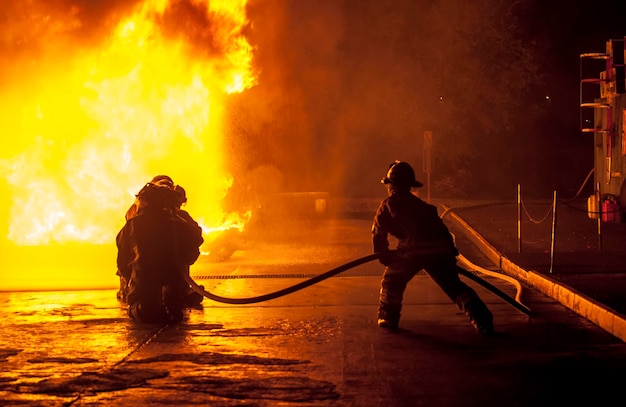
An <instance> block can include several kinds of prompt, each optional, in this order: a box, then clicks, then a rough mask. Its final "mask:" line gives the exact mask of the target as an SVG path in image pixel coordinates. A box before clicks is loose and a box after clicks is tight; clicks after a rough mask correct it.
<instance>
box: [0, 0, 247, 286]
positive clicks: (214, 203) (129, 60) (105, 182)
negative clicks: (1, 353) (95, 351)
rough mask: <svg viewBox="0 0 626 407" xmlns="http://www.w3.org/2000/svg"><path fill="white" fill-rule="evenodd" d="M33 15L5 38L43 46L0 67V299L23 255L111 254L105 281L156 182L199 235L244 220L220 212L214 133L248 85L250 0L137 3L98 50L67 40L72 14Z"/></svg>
mask: <svg viewBox="0 0 626 407" xmlns="http://www.w3.org/2000/svg"><path fill="white" fill-rule="evenodd" d="M37 3H38V2H34V3H32V2H29V4H30V5H31V6H32V7H34V5H36V4H37ZM39 3H41V4H39V6H38V7H40V8H39V9H37V8H33V9H32V10H29V12H30V13H31V14H29V15H28V16H27V17H25V18H23V20H22V21H21V22H22V24H18V23H19V22H14V24H13V25H12V26H11V27H10V29H7V30H6V31H7V32H4V33H3V34H4V40H5V41H7V42H8V43H10V44H12V45H14V47H15V48H19V41H27V40H28V39H29V38H39V41H40V43H41V44H42V46H40V47H35V46H33V47H31V48H29V49H28V50H27V51H24V52H14V53H13V56H14V60H13V61H12V63H8V62H6V60H5V62H4V63H3V64H4V66H2V69H3V70H4V71H5V75H6V76H5V78H10V81H9V80H6V79H5V80H3V82H6V83H0V84H2V85H3V90H2V91H0V114H1V116H0V122H1V123H0V129H2V133H3V143H4V144H5V146H4V148H3V149H2V152H0V168H1V169H2V171H3V174H4V175H5V177H4V178H5V180H6V184H5V185H1V186H0V192H4V191H2V189H3V188H6V194H5V195H6V196H5V197H4V200H5V201H6V202H7V204H8V205H9V206H8V207H7V208H6V209H4V210H5V213H6V214H7V215H6V216H7V217H8V222H6V233H4V235H5V236H6V239H7V242H5V243H4V245H3V253H2V260H0V261H2V263H1V265H2V269H1V271H0V283H1V284H2V287H0V289H2V288H11V287H14V286H19V285H20V284H16V283H15V281H14V277H15V274H14V271H13V270H14V268H15V266H16V264H21V268H22V269H24V265H26V266H28V265H29V263H32V259H15V258H13V259H11V258H12V256H13V257H15V255H14V254H13V252H15V251H16V250H17V251H18V252H19V251H20V250H24V249H23V247H24V246H37V247H41V246H54V245H58V244H63V245H64V247H67V245H76V244H90V245H91V244H98V245H107V246H108V249H107V250H106V253H107V256H110V257H111V258H108V259H107V260H106V266H107V267H109V273H110V275H111V276H114V273H115V271H114V254H113V255H112V254H111V252H112V251H113V249H114V248H113V249H111V246H112V242H114V239H115V234H116V233H117V231H118V230H119V228H120V227H121V226H122V225H123V222H124V213H125V212H126V209H127V208H128V207H129V206H130V204H131V203H132V201H133V198H134V194H135V193H137V191H138V190H139V189H140V188H141V187H142V185H143V184H144V183H146V182H147V181H149V180H150V179H151V178H152V177H153V176H154V175H158V174H167V175H170V176H171V177H172V178H173V179H174V181H175V182H176V183H179V184H181V185H182V186H183V187H185V189H186V190H187V194H188V197H189V203H188V206H187V208H186V209H187V210H188V211H189V212H190V213H191V214H192V216H194V218H196V219H197V220H198V221H199V223H200V224H201V225H202V226H203V228H204V229H205V230H207V231H208V230H210V229H213V228H217V229H219V228H223V227H224V224H225V223H227V222H235V223H237V222H240V221H241V220H240V219H238V218H237V217H236V216H233V214H226V213H224V211H223V210H222V208H221V207H220V201H221V200H222V199H223V198H224V196H225V195H226V193H227V191H228V189H229V187H230V185H231V182H232V179H231V177H230V175H229V174H228V172H227V169H226V168H225V161H226V160H225V157H224V155H223V151H224V149H223V142H224V140H223V139H222V129H221V124H222V118H223V114H224V111H223V110H224V100H225V99H224V98H225V97H227V95H228V94H229V93H232V92H241V91H243V90H245V89H246V88H249V87H250V86H253V85H254V83H255V82H254V81H255V77H254V75H253V71H252V68H251V66H252V65H251V58H252V49H251V47H250V45H249V44H248V42H247V41H246V39H245V38H244V36H243V35H242V30H243V28H244V27H245V25H246V24H247V19H246V14H245V0H238V1H234V0H222V1H216V0H178V1H177V0H169V1H168V0H145V1H143V2H142V3H140V4H138V5H137V6H136V7H135V8H134V9H132V10H127V11H125V12H124V13H123V14H122V12H121V11H118V13H117V14H110V15H113V16H118V18H117V20H115V21H112V22H109V23H108V24H107V25H106V27H110V28H109V29H108V31H107V32H106V35H105V36H102V35H100V36H99V38H98V42H97V45H96V46H94V45H93V44H87V43H88V41H82V42H81V41H80V39H77V38H73V37H72V35H71V34H72V33H73V32H74V31H75V29H76V27H80V26H81V24H82V22H81V21H80V18H79V15H80V13H78V11H80V10H79V9H77V8H76V7H73V8H70V9H69V10H68V11H67V12H66V13H65V14H62V15H54V14H52V15H49V14H46V13H47V12H48V11H49V10H44V9H43V7H44V6H43V5H44V4H45V2H43V1H42V2H39ZM33 4H34V5H33ZM12 30H13V31H12ZM0 31H2V29H0ZM16 32H20V36H19V37H17V36H15V35H14V34H15V33H16ZM0 34H2V33H1V32H0ZM12 35H13V36H12ZM42 37H43V38H44V39H45V41H42ZM233 219H235V220H233ZM0 226H4V224H2V223H0ZM55 253H59V255H61V256H65V257H67V255H68V250H67V249H63V250H62V249H59V250H51V249H46V250H45V256H46V260H45V261H42V263H44V265H43V266H42V267H41V268H37V267H34V270H30V271H29V272H30V273H31V274H30V275H29V276H28V281H29V282H32V284H33V286H38V287H39V286H41V285H42V281H46V277H47V276H49V275H50V273H51V269H50V267H45V264H48V265H50V263H51V262H53V260H52V259H51V258H52V257H53V256H54V254H55ZM69 253H74V252H73V251H69ZM62 260H68V262H67V263H71V262H72V259H71V258H70V259H67V258H66V259H62ZM86 261H89V260H87V259H86ZM96 261H98V260H96ZM35 263H37V262H35ZM82 267H83V269H84V268H86V267H88V266H86V265H83V266H82ZM62 268H63V267H59V269H62ZM57 271H58V270H57ZM60 280H63V279H62V278H61V279H60ZM65 280H67V281H69V280H70V278H69V277H68V278H66V279H65ZM54 281H57V282H58V281H59V276H58V275H56V276H50V277H49V284H48V286H50V287H53V286H54V287H56V286H57V285H58V284H55V283H54ZM22 283H23V282H22ZM22 285H24V284H22ZM26 285H28V284H26ZM44 286H45V284H44Z"/></svg>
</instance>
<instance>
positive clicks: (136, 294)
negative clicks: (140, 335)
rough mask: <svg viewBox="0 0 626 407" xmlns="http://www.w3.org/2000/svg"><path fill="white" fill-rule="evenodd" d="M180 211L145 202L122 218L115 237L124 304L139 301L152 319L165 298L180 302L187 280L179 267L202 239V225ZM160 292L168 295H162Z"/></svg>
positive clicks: (184, 265)
mask: <svg viewBox="0 0 626 407" xmlns="http://www.w3.org/2000/svg"><path fill="white" fill-rule="evenodd" d="M180 212H181V211H180V210H173V209H163V208H159V207H156V206H155V207H151V206H147V207H146V208H143V209H142V210H140V211H138V213H137V215H136V216H134V217H132V218H130V219H129V220H128V221H127V222H126V224H125V225H124V227H123V228H122V229H121V230H120V232H119V233H118V235H117V238H116V244H117V248H118V254H117V267H118V270H119V273H120V274H121V275H122V276H123V277H124V278H126V279H127V280H128V281H129V289H128V298H127V302H128V305H129V307H130V308H132V307H133V306H134V305H136V304H142V308H143V313H144V315H149V317H148V318H147V319H154V320H155V322H156V320H158V319H159V315H158V314H159V313H160V312H161V311H162V308H163V306H167V304H165V303H164V302H167V300H168V299H169V300H171V304H170V305H172V306H175V307H177V308H182V307H183V306H184V304H183V302H182V301H183V296H184V293H185V291H186V289H187V283H186V282H185V281H184V278H183V275H182V271H183V270H185V269H186V268H187V267H188V266H190V265H191V264H193V263H194V262H195V261H196V260H197V258H198V256H199V255H200V245H201V244H202V243H203V238H202V229H201V228H200V227H199V226H198V224H197V223H196V222H195V221H193V220H191V221H190V220H189V219H191V218H190V217H189V216H188V215H187V216H185V214H182V213H180ZM185 218H189V219H185ZM164 292H167V293H168V295H169V298H164V294H163V293H164ZM130 308H129V309H130ZM146 322H153V321H146Z"/></svg>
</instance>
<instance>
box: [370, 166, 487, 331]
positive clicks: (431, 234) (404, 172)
mask: <svg viewBox="0 0 626 407" xmlns="http://www.w3.org/2000/svg"><path fill="white" fill-rule="evenodd" d="M381 183H383V184H385V185H386V186H387V192H388V196H387V198H385V199H383V200H382V201H381V203H380V205H379V207H378V209H377V211H376V215H375V216H374V221H373V224H372V241H373V246H374V252H376V253H380V259H379V261H380V263H382V264H383V265H384V266H385V271H384V273H383V277H382V281H381V287H380V297H379V305H378V326H379V327H381V328H387V329H391V330H397V329H398V323H399V321H400V311H401V309H402V297H403V295H404V291H405V289H406V285H407V284H408V282H409V281H410V280H411V279H412V278H413V276H415V274H417V273H418V272H419V271H420V270H422V269H423V270H424V271H425V272H426V273H427V274H428V275H429V276H430V278H432V280H433V281H434V282H435V283H436V284H437V285H438V286H439V287H440V288H441V289H442V290H443V291H444V293H445V294H446V295H447V296H448V297H449V298H450V299H451V300H452V301H453V302H454V303H455V304H456V305H457V306H458V307H459V309H461V310H462V311H463V312H464V313H465V315H467V316H468V317H469V321H470V323H471V324H472V325H473V326H474V328H475V329H476V330H477V331H478V332H479V333H481V334H483V335H486V336H489V335H492V334H493V332H494V328H493V316H492V314H491V311H489V309H488V308H487V306H486V305H485V303H484V302H483V301H482V300H481V299H480V298H479V296H478V295H477V293H476V292H475V291H474V290H473V289H472V288H471V287H469V286H468V285H467V284H465V283H464V282H462V281H461V279H460V278H459V274H458V271H457V270H458V267H459V266H457V264H456V256H457V255H458V254H459V252H458V251H457V249H456V247H455V244H454V241H453V238H452V235H451V234H450V232H449V231H448V228H447V227H446V226H445V224H444V223H443V221H442V219H441V218H440V217H439V215H438V213H437V208H436V207H435V206H433V205H430V204H428V203H426V202H424V201H422V200H421V199H420V198H418V197H417V196H416V195H414V194H413V193H412V192H411V189H412V188H419V187H421V186H422V185H423V184H422V183H421V182H419V181H417V180H416V179H415V172H414V170H413V168H412V167H411V165H410V164H408V163H406V162H403V161H398V160H396V161H395V162H393V163H391V165H390V166H389V170H388V172H387V175H386V176H385V177H384V178H383V179H381ZM390 236H392V237H394V238H395V239H397V247H396V249H397V250H396V251H392V250H390V247H389V237H390Z"/></svg>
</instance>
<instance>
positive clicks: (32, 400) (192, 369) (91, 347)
mask: <svg viewBox="0 0 626 407" xmlns="http://www.w3.org/2000/svg"><path fill="white" fill-rule="evenodd" d="M0 303H1V304H3V307H4V311H5V312H4V315H6V317H5V320H4V325H5V327H6V329H3V330H2V332H0V363H1V367H2V372H1V373H0V404H1V405H7V404H14V403H18V404H20V403H27V404H41V405H58V404H64V405H71V404H74V403H77V402H78V401H79V400H80V402H81V403H83V402H87V403H92V402H94V403H103V404H109V403H111V402H112V401H113V400H114V399H121V398H124V397H123V396H122V394H125V393H123V392H126V393H127V392H128V391H130V389H133V390H132V391H133V396H132V397H131V398H132V400H134V401H137V400H138V399H139V400H140V399H142V397H144V396H143V395H141V394H140V391H146V395H145V397H148V398H149V399H150V400H151V401H152V402H161V403H166V404H170V403H172V404H176V403H177V402H176V400H178V401H179V402H180V401H181V400H182V399H181V397H182V396H181V394H185V396H184V402H183V403H182V404H187V403H192V404H193V403H194V402H197V403H203V404H204V403H207V402H209V401H211V402H212V403H213V404H216V403H218V404H217V405H231V404H230V403H231V401H237V400H238V401H244V400H256V404H252V405H264V404H263V403H264V402H263V400H278V401H281V402H303V401H308V402H315V401H320V400H331V399H336V398H338V397H339V394H338V393H337V391H336V389H335V385H334V384H333V383H332V382H330V381H327V380H323V375H317V376H318V377H314V376H316V375H315V374H313V375H312V374H311V372H312V371H315V369H312V367H311V361H310V360H309V359H308V358H306V357H305V355H302V354H298V349H286V347H285V346H283V345H284V344H285V341H286V340H292V339H293V338H296V339H297V340H303V341H305V342H309V343H316V342H318V343H322V342H327V341H328V340H329V338H333V336H334V335H336V334H337V330H338V329H339V327H338V322H337V320H336V319H335V318H330V317H325V318H320V319H314V320H304V321H295V322H294V321H290V320H289V319H287V318H274V319H272V320H271V321H268V320H266V319H256V320H254V321H250V320H249V318H248V316H247V315H246V314H247V313H246V311H245V309H239V308H233V309H220V308H208V309H198V310H192V311H191V312H190V314H189V316H188V320H187V321H186V322H185V323H183V324H180V325H174V326H154V325H145V324H138V323H134V322H132V321H130V320H129V319H128V317H127V316H126V313H125V308H124V306H122V305H121V304H120V303H118V302H117V300H116V299H115V291H114V290H102V291H75V292H36V293H32V292H29V293H19V292H18V293H0ZM220 318H222V319H227V320H229V321H230V323H229V326H228V328H225V326H224V325H223V324H221V323H213V322H210V321H209V320H211V319H213V320H215V319H220ZM233 321H238V322H237V323H233ZM289 338H291V339H289ZM120 392H122V394H121V393H120ZM138 394H139V395H138ZM148 395H149V396H148ZM179 404H180V403H179ZM232 405H234V404H232ZM237 405H246V404H245V403H243V404H237Z"/></svg>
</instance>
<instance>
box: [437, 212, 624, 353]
mask: <svg viewBox="0 0 626 407" xmlns="http://www.w3.org/2000/svg"><path fill="white" fill-rule="evenodd" d="M444 209H447V208H444ZM448 215H449V216H450V218H451V220H453V221H454V222H456V223H457V224H458V225H459V226H460V227H461V229H462V230H463V231H464V232H465V233H466V236H467V237H468V238H469V239H470V240H471V241H472V242H473V243H474V244H475V245H476V246H477V247H478V248H479V249H480V251H481V252H482V253H483V254H484V255H485V256H487V258H489V260H491V261H492V262H493V264H495V265H496V266H498V267H499V268H500V269H501V270H502V271H503V272H504V273H505V274H506V275H509V276H511V277H514V278H516V279H517V280H518V281H521V282H524V283H526V284H527V285H528V286H530V287H532V288H535V289H536V290H539V291H540V292H541V293H543V294H545V295H547V296H549V297H551V298H554V299H555V300H557V301H558V302H559V303H561V304H563V305H564V306H566V307H567V308H569V309H570V310H572V311H574V312H576V313H577V314H579V315H581V316H582V317H584V318H585V319H587V320H589V321H591V322H593V323H594V324H596V325H598V326H599V327H600V328H602V329H604V330H605V331H607V332H608V333H610V334H612V335H613V336H615V337H617V338H618V339H620V340H622V341H624V342H626V318H624V317H623V316H621V315H620V314H619V313H617V312H616V311H615V310H613V309H611V308H609V307H607V306H606V305H603V304H600V303H598V302H597V301H595V300H593V299H592V298H589V297H587V296H586V295H584V294H582V293H580V292H578V291H577V290H575V289H573V288H571V287H569V286H567V285H565V284H563V283H560V282H558V281H556V280H554V279H552V278H550V277H549V276H546V275H543V274H541V273H538V272H536V271H533V270H525V269H524V268H522V267H520V266H518V265H517V264H515V263H513V262H512V261H511V260H509V259H508V258H507V257H506V256H505V255H504V254H502V253H500V252H499V251H498V250H497V249H496V248H495V247H493V246H492V245H491V244H490V243H489V242H488V241H487V240H485V238H484V237H482V236H481V235H480V234H479V233H478V232H477V231H476V230H474V228H472V227H471V226H470V225H469V224H468V223H467V222H465V221H464V220H463V219H462V218H461V217H459V216H458V215H457V214H455V213H454V212H449V213H448Z"/></svg>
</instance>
